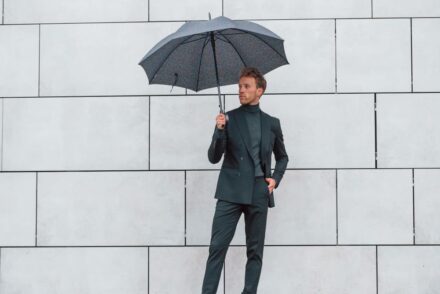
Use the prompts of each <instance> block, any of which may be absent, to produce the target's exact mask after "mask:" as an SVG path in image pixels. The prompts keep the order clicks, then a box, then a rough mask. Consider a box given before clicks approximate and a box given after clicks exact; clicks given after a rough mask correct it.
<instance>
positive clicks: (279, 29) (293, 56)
mask: <svg viewBox="0 0 440 294" xmlns="http://www.w3.org/2000/svg"><path fill="white" fill-rule="evenodd" d="M255 23H258V24H260V25H262V26H264V27H266V28H267V29H269V30H271V31H273V32H274V33H276V34H277V35H279V36H280V37H281V38H282V39H284V49H285V53H286V56H287V60H288V61H289V63H290V64H288V65H283V66H282V67H279V68H277V69H275V70H273V71H271V72H269V73H267V74H265V78H266V81H267V88H266V93H267V94H269V93H291V92H297V93H298V92H299V93H305V92H313V93H317V92H334V91H335V36H334V34H335V23H334V21H333V20H313V21H311V20H305V21H298V20H296V21H292V20H279V21H278V20H270V21H256V22H255ZM238 77H239V72H237V83H238ZM188 93H194V92H193V91H188ZM200 93H214V94H215V93H217V88H213V89H207V90H204V91H201V92H200ZM221 93H224V94H237V93H238V85H237V84H235V85H231V86H224V87H222V88H221Z"/></svg>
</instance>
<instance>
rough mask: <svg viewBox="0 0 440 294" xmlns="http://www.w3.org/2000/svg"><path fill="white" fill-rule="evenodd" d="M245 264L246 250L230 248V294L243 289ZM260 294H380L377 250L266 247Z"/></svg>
mask: <svg viewBox="0 0 440 294" xmlns="http://www.w3.org/2000/svg"><path fill="white" fill-rule="evenodd" d="M245 264H246V250H245V247H234V248H230V249H229V251H228V255H227V259H226V275H225V277H226V293H241V292H240V291H242V290H243V283H244V273H245ZM258 293H261V294H272V293H278V294H291V293H325V294H340V293H356V294H376V256H375V248H374V247H373V246H371V247H368V246H351V247H338V246H328V247H327V246H326V247H320V246H310V247H305V246H295V247H276V246H274V247H266V248H265V249H264V257H263V269H262V273H261V277H260V282H259V286H258ZM380 293H382V292H380Z"/></svg>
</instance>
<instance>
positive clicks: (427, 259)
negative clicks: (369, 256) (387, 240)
mask: <svg viewBox="0 0 440 294" xmlns="http://www.w3.org/2000/svg"><path fill="white" fill-rule="evenodd" d="M377 255H378V256H377V259H378V279H379V283H378V286H379V288H378V291H379V292H378V293H381V294H394V293H399V294H413V293H426V294H428V293H432V294H434V293H437V292H438V289H440V280H439V278H438V273H439V272H440V247H439V246H383V247H378V254H377Z"/></svg>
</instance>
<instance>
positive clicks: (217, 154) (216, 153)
mask: <svg viewBox="0 0 440 294" xmlns="http://www.w3.org/2000/svg"><path fill="white" fill-rule="evenodd" d="M215 122H216V125H215V129H214V134H213V135H212V142H211V145H210V146H209V149H208V159H209V162H211V163H212V164H215V163H217V162H219V161H220V159H221V158H222V155H223V153H224V152H225V149H226V140H227V134H226V131H227V129H226V117H225V114H224V113H220V114H218V115H217V117H216V118H215Z"/></svg>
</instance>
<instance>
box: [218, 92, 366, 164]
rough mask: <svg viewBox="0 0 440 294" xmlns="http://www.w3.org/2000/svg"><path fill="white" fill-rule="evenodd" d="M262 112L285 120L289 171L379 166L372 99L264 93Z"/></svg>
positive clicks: (230, 104) (230, 103) (230, 102)
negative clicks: (376, 156) (375, 156)
mask: <svg viewBox="0 0 440 294" xmlns="http://www.w3.org/2000/svg"><path fill="white" fill-rule="evenodd" d="M226 105H227V110H230V109H233V108H235V107H238V106H239V105H240V102H239V100H238V97H229V96H228V97H227V98H226ZM260 108H261V109H262V110H263V111H265V112H267V113H268V114H269V115H272V116H275V117H278V118H279V119H280V121H281V128H282V130H283V136H284V143H285V146H286V151H287V154H288V155H289V164H288V168H292V167H294V168H335V167H339V168H347V167H374V164H375V163H374V97H373V95H362V94H359V95H358V94H347V95H345V94H344V95H339V94H336V95H263V96H262V98H261V100H260ZM273 167H275V158H274V157H273V158H272V168H273Z"/></svg>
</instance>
